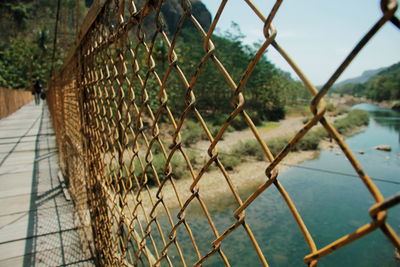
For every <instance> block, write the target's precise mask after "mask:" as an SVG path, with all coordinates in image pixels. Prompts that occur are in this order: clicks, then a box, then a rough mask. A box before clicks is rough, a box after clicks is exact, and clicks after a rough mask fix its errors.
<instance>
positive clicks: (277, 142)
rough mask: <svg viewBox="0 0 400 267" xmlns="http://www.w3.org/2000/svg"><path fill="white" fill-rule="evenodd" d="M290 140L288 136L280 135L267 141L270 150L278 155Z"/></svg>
mask: <svg viewBox="0 0 400 267" xmlns="http://www.w3.org/2000/svg"><path fill="white" fill-rule="evenodd" d="M288 142H289V138H288V137H279V138H274V139H272V140H268V141H266V143H267V145H268V148H269V150H270V151H271V153H272V154H273V155H277V154H278V153H279V152H280V151H281V150H282V149H283V148H284V147H285V146H286V144H287V143H288Z"/></svg>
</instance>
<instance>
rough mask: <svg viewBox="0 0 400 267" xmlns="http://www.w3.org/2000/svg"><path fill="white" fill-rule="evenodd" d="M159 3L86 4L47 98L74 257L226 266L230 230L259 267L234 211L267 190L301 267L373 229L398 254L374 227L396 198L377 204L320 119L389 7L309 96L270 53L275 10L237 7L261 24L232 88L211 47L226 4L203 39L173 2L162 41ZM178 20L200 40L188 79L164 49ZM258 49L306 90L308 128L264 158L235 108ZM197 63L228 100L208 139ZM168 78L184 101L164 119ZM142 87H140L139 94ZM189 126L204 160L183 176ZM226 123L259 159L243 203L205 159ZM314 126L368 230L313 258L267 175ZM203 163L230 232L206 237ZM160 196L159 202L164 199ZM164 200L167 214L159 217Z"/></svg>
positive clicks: (172, 46)
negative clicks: (357, 192) (201, 219)
mask: <svg viewBox="0 0 400 267" xmlns="http://www.w3.org/2000/svg"><path fill="white" fill-rule="evenodd" d="M164 2H165V1H162V0H158V1H123V0H108V1H105V3H100V2H99V1H96V2H95V4H94V6H93V7H92V10H91V12H89V14H88V17H87V20H86V22H85V25H84V26H83V31H82V32H81V33H80V36H79V38H78V41H77V42H76V43H75V48H74V50H73V52H72V53H71V54H70V55H71V56H70V57H69V58H68V60H67V61H66V63H65V65H64V67H63V69H62V71H61V72H60V73H59V74H58V75H56V76H55V77H53V80H52V83H51V85H50V90H49V92H48V103H49V108H50V111H51V114H52V119H53V126H54V128H55V132H56V136H57V144H58V148H59V157H60V166H61V169H62V171H63V173H64V174H65V175H66V176H67V177H68V181H69V187H70V191H71V193H72V197H73V199H74V202H75V206H76V214H77V219H78V221H79V224H80V226H81V227H80V231H81V236H82V240H83V242H84V245H85V247H87V248H90V249H91V251H92V252H93V253H95V255H96V257H97V259H98V260H99V262H100V263H101V264H102V265H107V266H122V265H123V266H127V265H135V266H136V265H179V266H180V265H183V266H186V265H201V264H203V263H205V262H206V261H208V260H209V259H210V258H211V257H219V260H220V262H221V263H224V264H226V265H228V266H229V265H230V264H231V262H230V259H229V257H228V256H227V254H226V253H225V251H224V249H223V246H222V244H223V243H224V240H226V239H227V238H228V237H229V236H230V235H231V234H232V233H234V232H235V231H237V229H238V228H242V230H244V232H245V233H246V234H247V236H248V238H249V240H250V241H251V244H252V246H253V248H254V251H255V252H256V254H257V256H258V258H259V260H260V263H261V264H263V265H267V262H268V259H267V258H266V256H265V255H264V253H263V250H262V247H263V245H264V244H260V243H259V242H257V236H255V235H254V234H253V232H252V228H251V227H250V225H249V224H248V223H247V222H246V209H247V208H248V207H249V206H250V205H251V204H252V203H253V201H254V200H256V199H257V198H258V196H259V195H260V194H261V193H262V192H264V191H266V190H267V189H268V188H269V187H271V186H272V187H276V188H277V189H278V191H279V193H280V195H281V197H282V198H283V199H284V201H285V203H286V204H287V206H288V207H289V209H290V212H291V213H292V215H293V218H294V220H295V222H296V223H297V224H298V226H299V230H300V232H301V233H302V235H303V236H304V239H305V242H306V243H307V244H308V247H309V250H310V252H309V254H308V255H305V257H304V261H305V263H307V264H308V265H310V266H316V265H317V262H318V259H320V258H322V257H324V256H326V255H328V254H330V253H332V252H334V251H336V250H339V249H340V248H341V247H343V246H346V245H348V244H349V243H352V242H354V241H356V240H357V239H359V238H362V237H363V236H365V235H368V234H369V233H371V232H373V231H375V230H381V231H382V232H383V233H384V234H385V235H386V236H387V238H388V239H389V240H390V241H391V242H392V243H393V245H394V247H395V248H397V249H399V248H400V240H399V237H398V235H397V234H396V233H395V232H394V231H393V230H392V228H391V227H390V226H389V225H388V223H387V222H386V217H387V215H388V211H387V209H388V208H390V207H392V206H394V205H396V204H397V203H398V202H399V198H398V197H395V198H393V199H387V200H385V199H384V198H383V196H382V194H381V193H380V191H379V190H378V189H377V187H376V186H375V184H374V183H373V182H372V180H371V179H370V177H369V176H368V175H367V174H366V173H364V171H363V170H362V168H361V166H360V164H359V163H358V162H357V160H356V158H355V157H354V155H353V153H352V152H351V151H350V149H349V148H348V146H347V145H346V144H345V142H344V141H343V139H342V137H341V136H340V134H339V133H338V132H337V131H336V130H335V128H334V127H333V125H332V124H331V123H330V122H328V121H327V119H326V118H325V112H326V108H325V104H324V100H323V97H324V96H325V95H326V93H327V92H328V91H329V89H330V88H331V86H332V85H333V83H334V82H335V81H336V79H337V78H338V77H339V75H340V74H341V73H342V72H343V71H344V70H345V69H346V67H347V66H348V65H349V64H350V62H351V61H352V60H353V59H354V57H355V56H356V55H357V54H358V52H359V51H360V50H362V48H363V47H364V45H365V44H366V43H368V41H369V40H370V39H371V37H373V36H374V35H375V34H376V33H377V32H378V31H379V29H380V28H381V27H382V26H383V25H384V24H385V23H393V24H394V25H396V26H397V27H399V20H398V19H397V18H396V17H395V15H394V14H395V11H396V9H397V2H396V1H390V0H387V1H381V9H382V17H381V18H380V19H379V21H377V22H376V24H375V25H374V26H373V27H372V28H371V29H370V30H369V32H368V33H367V34H366V35H365V36H364V38H363V39H362V40H361V41H360V42H359V43H358V44H357V45H356V47H355V48H354V49H353V51H352V52H351V53H350V54H349V55H348V56H347V57H346V59H345V60H344V61H343V63H342V64H341V65H340V67H339V68H338V69H337V70H336V71H335V73H334V74H333V75H332V76H331V78H330V79H329V80H328V81H327V82H326V83H325V85H324V86H323V87H322V88H321V89H320V90H317V89H316V88H315V87H314V86H313V84H312V83H311V82H310V81H309V80H308V79H307V78H306V76H305V75H304V74H303V73H302V71H301V70H300V69H299V68H298V67H297V65H296V64H295V62H294V61H293V60H292V59H291V58H290V57H289V55H287V53H286V52H285V50H284V49H283V48H282V47H281V46H280V45H279V44H278V40H277V39H276V37H277V30H276V29H275V27H274V26H273V20H274V16H275V15H276V14H277V12H278V11H279V7H280V5H281V3H282V1H276V2H275V3H274V5H273V8H272V10H271V11H270V12H269V14H267V15H264V14H263V13H262V12H261V10H259V9H258V8H257V7H256V6H255V5H254V4H253V3H252V1H250V0H246V1H245V2H246V4H247V5H248V6H249V7H250V8H251V9H252V10H253V11H254V15H255V16H257V17H258V18H259V19H260V20H261V21H262V22H263V23H264V29H263V30H264V36H265V40H264V42H263V43H262V45H261V46H260V48H259V50H258V51H257V52H256V53H255V54H254V58H253V60H252V61H251V62H249V63H248V67H247V69H246V70H245V72H244V73H243V75H242V78H241V79H240V80H239V81H234V79H233V78H232V77H231V74H230V73H229V72H228V71H227V70H226V69H225V68H224V65H223V63H222V62H221V61H220V60H219V59H218V58H217V56H216V50H217V49H216V47H215V46H214V44H213V40H212V39H213V33H214V31H215V29H216V26H217V24H218V21H219V19H220V17H221V14H222V13H223V12H224V7H225V4H226V3H227V1H221V4H220V7H219V9H218V12H217V14H216V16H215V17H214V19H213V20H212V24H211V26H210V28H209V29H208V31H205V30H204V29H203V28H202V26H201V25H200V23H199V22H198V21H197V19H196V18H195V17H194V16H193V14H192V13H191V3H190V1H188V0H183V1H179V3H180V5H181V6H180V7H181V8H182V10H183V15H182V16H181V17H180V20H179V23H178V27H177V30H176V32H174V33H167V32H166V30H165V27H163V25H164V22H163V19H162V17H161V16H160V10H161V7H162V5H163V4H164ZM145 21H146V23H145ZM185 21H190V22H191V23H192V24H193V25H194V26H195V30H196V31H197V34H199V35H200V36H201V37H202V39H203V41H204V56H203V58H202V60H201V62H199V64H198V66H196V67H193V75H191V76H188V75H187V74H185V73H184V72H183V71H182V70H181V67H180V64H181V63H180V62H179V57H180V56H181V55H180V54H179V51H178V50H177V49H176V43H177V39H179V38H180V30H181V29H182V27H183V24H184V22H185ZM149 25H150V26H149ZM145 27H146V29H144V28H145ZM149 28H150V30H149ZM155 40H159V41H161V42H163V44H164V45H165V46H166V47H167V52H166V54H165V57H164V58H163V61H165V62H167V63H168V66H167V68H166V71H165V72H164V73H158V72H157V70H156V66H157V64H161V63H160V62H159V56H157V57H156V56H155V52H154V51H155V50H154V44H155ZM267 48H273V49H275V50H276V51H278V52H279V54H280V55H281V56H282V57H283V58H284V59H285V60H286V61H287V62H288V63H289V65H290V66H291V67H292V68H293V70H294V71H295V72H296V73H297V74H298V77H299V78H300V79H301V81H302V82H303V83H304V85H305V86H306V87H307V89H308V90H309V92H310V95H311V97H310V102H309V103H310V109H311V111H312V113H313V118H312V119H310V120H309V121H308V122H307V123H306V124H305V125H304V127H303V128H301V129H298V133H297V134H296V135H294V136H293V137H292V138H291V140H290V141H289V143H288V144H287V145H286V146H285V148H284V149H283V150H282V151H280V152H279V153H278V154H277V155H273V154H272V153H271V152H270V150H269V148H268V143H265V142H264V141H263V140H262V139H261V137H260V135H259V133H258V130H257V128H256V127H255V125H254V123H253V122H252V118H251V117H250V116H249V114H248V113H247V112H246V110H245V109H244V107H243V106H244V103H245V101H246V91H245V90H244V87H245V85H246V83H247V81H248V79H251V74H252V71H253V69H254V68H255V66H256V64H257V63H258V61H259V60H260V58H261V57H262V55H263V54H264V53H265V51H266V49H267ZM186 56H187V55H186ZM157 60H158V61H157ZM206 63H207V64H208V63H212V64H213V66H214V68H215V71H216V72H219V73H220V74H221V78H223V79H225V81H226V83H227V84H228V85H229V86H230V88H231V89H232V90H233V92H234V97H233V98H234V99H233V101H232V103H233V105H232V112H231V114H230V116H229V118H228V119H227V120H226V121H225V122H224V123H223V124H222V125H220V127H219V129H218V131H217V133H214V134H212V133H211V132H210V130H209V127H208V125H207V123H206V122H205V120H204V119H203V114H201V113H200V112H199V111H198V109H197V107H196V91H195V89H194V88H195V85H196V81H197V78H198V77H199V75H200V73H201V71H202V68H203V67H204V65H205V64H206ZM173 74H174V75H175V76H176V77H178V78H179V79H175V80H174V82H176V83H180V84H181V85H183V86H184V88H185V90H186V92H185V94H184V95H185V98H182V99H181V101H182V103H185V107H184V109H182V110H180V111H179V113H173V112H171V109H170V107H169V102H168V94H169V91H168V81H169V79H170V77H171V76H172V75H173ZM150 80H152V82H153V83H152V86H150V85H149V84H150ZM151 90H152V92H150V91H151ZM154 90H156V93H154ZM150 101H153V103H154V101H155V102H156V103H157V104H156V106H157V108H154V105H153V106H151V105H150ZM227 101H230V99H227ZM189 116H191V117H192V118H195V119H196V120H197V121H198V122H199V123H200V124H201V126H202V129H203V131H204V132H205V134H206V136H207V139H208V148H207V149H206V151H204V152H205V153H206V154H207V160H206V161H205V162H203V164H202V165H201V167H195V166H194V165H195V164H194V163H193V160H194V159H193V157H191V156H190V155H189V152H188V149H187V147H186V146H185V145H184V144H183V143H182V135H181V133H182V132H183V131H184V129H185V123H186V121H187V120H188V118H189ZM238 116H241V117H242V118H243V119H244V120H245V121H246V123H247V124H248V126H249V127H250V129H251V131H252V133H253V135H254V138H255V139H256V140H257V141H258V143H259V146H260V147H261V148H262V150H263V152H264V154H265V157H266V161H267V165H266V166H267V167H266V169H265V183H263V184H262V185H261V186H260V187H258V188H257V189H256V190H254V192H251V194H249V195H248V197H246V198H242V196H241V195H240V194H239V193H238V191H237V189H236V187H235V185H234V184H233V183H232V181H231V178H230V174H229V172H228V171H227V170H226V168H225V166H224V164H223V162H222V161H221V159H220V155H219V154H218V150H217V145H218V143H219V141H220V140H221V139H222V137H223V135H224V133H225V131H226V130H227V127H228V126H229V125H230V124H231V123H232V121H233V120H234V119H235V118H236V117H238ZM318 122H320V123H321V124H322V125H323V127H324V128H325V130H326V131H327V132H328V133H329V135H330V136H331V137H332V138H333V139H334V140H335V141H336V142H337V144H338V145H339V146H340V148H341V149H342V151H343V152H344V154H345V156H346V157H347V159H348V160H349V161H350V163H351V165H352V166H353V168H354V170H355V171H356V172H357V174H358V175H359V178H360V179H361V181H362V182H363V183H364V185H365V187H366V188H367V189H368V191H369V193H370V194H371V195H372V197H373V199H374V200H375V204H374V205H373V206H372V207H371V208H370V212H369V213H370V214H369V215H370V217H371V222H370V223H368V224H366V225H361V226H359V228H358V229H357V230H356V231H355V232H353V233H350V234H349V235H346V236H340V237H338V238H337V240H334V241H333V242H331V243H330V244H328V245H326V246H325V247H322V248H318V247H317V245H316V243H315V242H314V240H313V238H312V235H311V234H310V232H309V231H308V229H307V226H306V224H305V223H304V221H303V218H302V216H301V215H300V214H299V212H298V211H297V209H296V205H295V203H294V201H292V199H291V197H290V195H289V194H288V193H287V191H286V190H285V188H284V187H283V186H282V185H281V183H280V182H279V171H278V167H279V165H280V163H281V162H282V160H283V159H284V158H285V157H286V156H287V155H288V154H289V153H290V152H291V150H292V149H293V147H294V146H295V145H296V143H297V142H298V141H299V140H300V139H301V138H303V137H304V135H306V134H307V133H308V132H309V131H310V129H312V128H313V127H315V125H316V124H317V123H318ZM163 125H168V127H169V130H166V129H164V128H163V127H164V126H163ZM156 149H157V153H159V155H161V157H162V159H163V161H162V162H163V163H162V165H163V168H162V172H159V171H158V169H157V166H155V164H156V162H155V157H154V154H155V150H156ZM176 157H179V158H180V161H179V162H180V164H181V165H183V166H184V167H185V173H186V174H185V175H186V176H187V177H188V178H187V179H191V180H190V181H191V182H190V183H189V184H187V185H188V186H187V187H186V188H182V186H181V188H177V185H176V181H175V179H174V171H175V170H174V167H176V165H174V164H172V162H173V160H174V158H176ZM212 165H214V166H217V169H218V170H219V172H220V174H221V175H222V177H223V181H224V183H221V184H220V185H219V186H221V187H228V188H229V190H230V194H231V197H232V198H233V199H234V201H235V202H236V208H235V210H234V211H233V212H232V213H231V215H230V216H231V217H232V219H233V222H232V224H231V225H230V226H228V227H225V228H223V229H221V228H219V229H218V227H216V224H215V222H214V221H213V218H212V216H211V215H210V212H209V209H208V205H207V203H206V201H205V200H204V199H203V197H202V188H201V185H200V184H201V180H202V179H204V177H205V175H206V171H207V169H209V168H211V166H212ZM243 179H245V178H243ZM151 181H153V182H151ZM243 182H245V180H243ZM167 194H169V197H168V198H166V199H164V195H167ZM171 195H172V196H173V197H172V198H173V199H174V201H175V204H174V205H175V206H176V207H177V208H178V209H177V210H172V209H171V208H169V205H170V203H168V201H170V200H171V199H172V198H171V197H170V196H171ZM194 203H197V205H198V206H199V209H200V210H201V212H202V213H203V214H204V216H205V217H206V219H207V221H208V223H209V227H210V229H211V231H212V233H213V239H212V240H209V242H208V243H207V245H206V248H207V250H204V249H200V246H201V247H202V248H204V246H202V245H201V244H199V243H198V241H197V239H196V236H195V235H194V233H193V231H192V230H191V223H190V214H187V212H186V211H187V209H189V207H190V206H192V205H193V204H194ZM188 247H190V248H191V250H192V251H194V255H195V256H194V257H188V255H186V253H185V251H187V248H188Z"/></svg>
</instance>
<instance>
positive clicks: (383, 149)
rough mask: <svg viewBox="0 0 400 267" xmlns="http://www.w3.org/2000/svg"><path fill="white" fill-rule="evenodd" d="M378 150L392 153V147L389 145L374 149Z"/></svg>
mask: <svg viewBox="0 0 400 267" xmlns="http://www.w3.org/2000/svg"><path fill="white" fill-rule="evenodd" d="M374 148H375V149H376V150H382V151H392V147H391V146H389V145H380V146H376V147H374Z"/></svg>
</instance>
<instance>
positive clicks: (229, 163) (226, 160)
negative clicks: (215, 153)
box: [219, 153, 245, 171]
mask: <svg viewBox="0 0 400 267" xmlns="http://www.w3.org/2000/svg"><path fill="white" fill-rule="evenodd" d="M219 159H220V160H221V162H222V164H223V165H224V166H225V169H226V170H228V171H231V170H233V169H234V168H235V167H236V166H238V165H239V164H240V163H242V162H244V161H245V160H244V159H243V158H240V157H239V155H231V154H227V153H220V154H219Z"/></svg>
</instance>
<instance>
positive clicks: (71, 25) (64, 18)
mask: <svg viewBox="0 0 400 267" xmlns="http://www.w3.org/2000/svg"><path fill="white" fill-rule="evenodd" d="M90 2H91V1H86V5H85V3H84V2H82V1H79V3H81V4H82V6H75V5H76V3H77V1H75V0H63V1H61V3H62V6H61V9H60V25H61V26H60V27H59V28H60V29H59V31H60V32H59V35H58V40H57V41H58V43H59V47H58V50H57V51H55V52H56V53H55V55H56V62H55V65H54V66H52V54H53V47H52V43H53V36H54V32H53V31H54V25H55V20H56V19H55V14H56V9H57V1H54V0H20V1H11V0H7V1H3V2H1V3H0V11H1V12H2V14H4V16H3V18H1V19H0V25H1V26H0V27H1V28H2V29H1V30H2V33H1V34H2V35H3V37H4V38H2V41H0V86H3V87H6V88H14V89H29V87H30V86H31V82H32V80H34V79H36V78H40V79H41V80H42V82H43V83H45V82H46V80H47V79H48V78H49V76H50V69H52V67H55V68H57V66H60V65H61V64H62V58H63V56H65V51H68V49H69V47H68V44H70V43H71V42H72V41H73V39H74V38H75V30H76V28H77V26H78V24H79V22H80V20H81V18H80V17H79V16H78V14H84V13H85V12H86V11H87V6H88V5H90ZM192 2H193V7H194V8H193V12H194V16H196V17H198V18H199V22H200V23H201V24H202V25H203V27H204V28H206V29H207V27H209V25H210V23H211V15H210V13H209V12H208V10H207V9H206V7H205V6H204V5H203V3H201V1H199V0H193V1H192ZM77 10H78V11H79V12H77ZM182 12H183V10H182V8H181V6H180V2H179V1H177V0H174V1H167V2H166V4H163V6H162V15H163V18H164V21H165V23H166V25H167V33H168V35H169V36H170V37H171V33H173V32H174V31H175V30H176V26H177V20H178V19H179V17H180V14H181V13H182ZM153 15H154V14H150V15H149V16H153ZM1 23H3V24H1ZM144 26H145V27H144V28H146V29H147V32H146V34H147V35H148V37H147V38H146V39H147V41H148V42H150V41H151V40H152V39H151V38H149V36H152V35H153V34H154V32H155V31H154V29H155V27H153V26H152V25H144ZM151 29H152V31H151ZM132 36H134V35H132ZM130 38H131V37H130ZM243 38H244V35H243V34H242V33H241V32H240V29H239V27H238V26H237V25H235V24H234V23H233V26H232V28H231V31H230V32H226V33H223V34H219V35H213V36H212V40H213V42H214V44H215V46H216V54H215V55H216V56H217V57H218V59H219V60H220V61H221V62H222V64H223V65H224V67H225V68H226V69H227V71H228V72H229V73H230V74H231V75H232V78H233V80H234V81H235V82H236V83H238V82H239V81H240V79H241V77H242V76H243V74H244V73H245V71H246V68H247V66H248V64H249V63H250V62H251V60H252V58H253V56H254V54H255V53H256V50H257V45H254V46H248V45H245V44H243ZM131 40H132V47H133V46H134V45H135V44H134V42H135V40H134V37H133V38H131ZM155 42H156V43H155V45H154V51H153V56H154V60H155V62H156V71H157V73H158V74H159V75H160V77H162V76H163V75H164V74H165V73H166V71H167V69H168V67H169V62H168V59H167V58H168V55H167V53H168V46H167V45H166V44H165V42H164V41H163V40H162V39H161V37H157V38H156V39H155ZM203 43H204V40H203V37H202V36H201V35H200V34H199V31H197V30H196V29H195V27H194V25H193V23H192V22H191V21H190V20H187V21H186V22H185V23H184V28H183V29H182V31H181V32H180V35H179V38H178V41H177V44H176V53H177V55H178V64H179V66H180V68H181V69H182V71H183V72H184V74H185V76H186V77H187V79H189V80H190V78H191V77H192V76H193V75H194V73H195V71H196V68H197V67H198V66H199V64H200V62H201V61H202V58H203V57H204V55H205V51H204V48H203ZM139 52H140V53H141V54H140V53H139V55H140V56H139V57H140V58H138V61H139V62H140V65H141V67H140V71H139V74H140V75H141V77H146V75H147V73H146V72H147V71H148V68H147V64H146V63H145V60H146V55H145V54H146V52H145V51H144V50H141V51H139ZM109 53H110V55H116V54H115V53H116V52H115V49H114V48H110V52H109ZM127 75H128V76H132V75H133V71H132V69H131V68H130V70H129V73H128V74H127ZM132 86H133V87H134V88H140V87H141V86H140V84H139V81H138V80H137V79H136V80H135V79H134V80H133V85H132ZM124 89H125V90H128V88H127V87H124ZM146 89H147V93H148V94H149V101H150V105H151V106H152V107H154V109H156V108H157V106H158V105H159V102H158V98H157V96H158V94H159V89H160V88H159V86H158V83H157V81H156V79H155V78H154V77H153V76H152V75H150V77H149V78H148V80H147V82H146ZM193 90H194V93H195V96H196V108H197V109H198V110H199V111H200V112H201V113H202V114H203V115H204V117H206V119H208V120H210V121H212V122H213V123H215V124H221V123H222V122H224V121H225V120H226V118H227V117H228V116H229V114H230V113H231V112H232V110H233V109H234V104H233V103H232V101H233V102H234V91H233V90H232V88H230V87H229V86H228V84H227V82H226V80H225V78H224V75H223V74H222V73H221V72H220V71H219V70H218V68H217V67H216V65H215V64H214V63H213V62H212V60H211V59H209V60H207V61H206V63H205V65H204V67H203V68H202V70H201V73H200V76H199V78H198V81H197V83H196V84H195V88H193ZM167 91H168V101H169V106H170V107H171V108H172V111H173V112H177V113H176V115H177V116H179V113H178V112H182V110H184V109H185V107H186V105H187V103H185V101H183V99H185V98H186V88H185V87H184V84H183V82H182V80H181V77H179V75H178V73H177V72H175V71H173V72H171V74H170V75H169V78H168V84H167ZM139 93H140V92H139ZM307 96H308V93H307V91H306V89H305V88H304V87H303V85H302V84H301V83H300V82H298V81H294V80H293V79H292V78H291V77H290V75H289V74H287V73H285V72H283V71H281V70H280V69H278V68H276V67H275V66H274V65H273V64H272V63H271V62H270V61H269V60H268V59H267V56H266V55H264V56H263V57H262V58H261V60H260V62H259V63H258V64H257V66H256V68H255V70H254V72H253V74H252V76H251V77H250V79H249V80H248V82H247V85H246V87H245V88H244V97H245V109H246V110H247V111H249V113H250V115H251V117H252V118H253V119H254V121H255V123H260V122H261V121H263V120H279V119H282V118H284V116H285V112H286V110H285V106H288V105H294V104H296V103H297V101H298V99H302V98H306V97H307ZM233 126H234V127H235V128H237V129H241V128H244V127H246V124H245V123H244V121H243V119H242V117H241V116H238V117H237V118H236V119H235V121H234V122H233Z"/></svg>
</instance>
